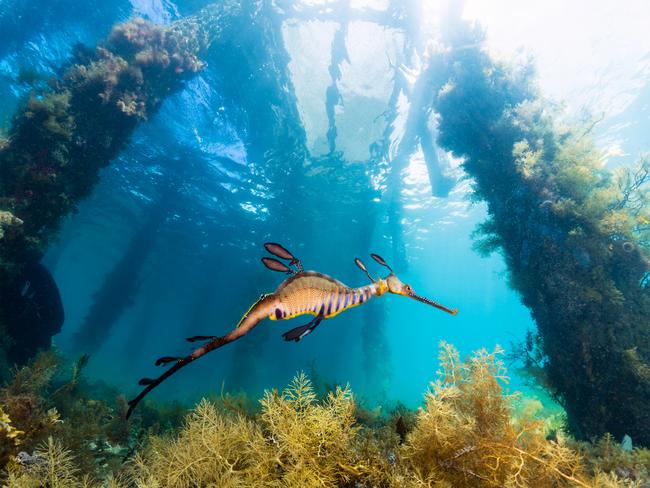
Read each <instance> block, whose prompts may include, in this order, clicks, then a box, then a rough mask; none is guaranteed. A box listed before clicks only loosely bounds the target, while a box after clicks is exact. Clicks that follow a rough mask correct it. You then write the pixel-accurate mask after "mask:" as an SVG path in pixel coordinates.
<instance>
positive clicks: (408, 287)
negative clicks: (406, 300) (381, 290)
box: [404, 285, 413, 293]
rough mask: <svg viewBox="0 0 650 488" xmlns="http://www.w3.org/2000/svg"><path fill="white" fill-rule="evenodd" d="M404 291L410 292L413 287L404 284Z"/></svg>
mask: <svg viewBox="0 0 650 488" xmlns="http://www.w3.org/2000/svg"><path fill="white" fill-rule="evenodd" d="M404 291H405V292H406V293H411V292H412V291H413V289H412V288H411V285H404Z"/></svg>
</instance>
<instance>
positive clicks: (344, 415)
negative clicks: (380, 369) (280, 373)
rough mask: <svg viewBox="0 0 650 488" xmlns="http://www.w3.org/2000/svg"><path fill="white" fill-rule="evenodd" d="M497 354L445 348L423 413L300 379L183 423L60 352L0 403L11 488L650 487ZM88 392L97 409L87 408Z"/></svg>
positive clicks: (608, 443) (618, 449)
mask: <svg viewBox="0 0 650 488" xmlns="http://www.w3.org/2000/svg"><path fill="white" fill-rule="evenodd" d="M502 354H503V351H502V350H501V349H500V348H498V347H497V348H496V349H495V350H494V351H492V352H488V351H486V350H480V351H477V352H476V353H474V354H473V355H472V356H470V357H469V358H467V359H466V360H461V358H460V356H459V353H458V351H457V350H456V349H455V348H454V347H453V346H451V345H449V344H446V343H441V345H440V370H439V371H438V373H437V379H436V380H435V381H434V382H432V383H431V387H430V389H429V391H428V392H427V393H426V394H425V402H424V405H423V406H422V407H421V408H420V409H419V410H417V411H409V410H408V409H405V408H404V407H397V408H395V409H393V411H392V413H391V414H389V415H380V414H379V413H378V412H379V410H380V409H375V410H372V411H369V410H366V409H364V408H363V407H362V406H360V405H358V404H357V403H356V402H355V398H354V396H353V394H352V391H351V390H350V388H349V387H341V386H334V387H332V388H330V389H329V390H328V391H326V392H324V393H323V394H322V395H319V394H317V392H316V389H315V388H314V386H313V385H312V382H311V381H310V379H309V378H308V377H307V376H306V375H305V374H304V373H299V374H298V375H296V377H295V378H294V380H293V381H292V382H291V383H290V384H289V385H288V386H287V387H286V388H285V389H284V390H282V391H277V390H270V391H267V392H266V393H265V394H264V396H263V397H262V398H261V399H260V401H259V403H258V405H257V407H255V406H253V405H252V404H251V402H250V400H249V399H248V398H247V397H245V396H243V397H242V396H241V395H240V396H232V395H229V394H227V393H223V392H222V393H221V394H220V395H219V396H217V397H214V398H212V399H210V400H207V399H204V400H202V401H201V402H200V403H199V404H198V405H197V406H196V407H195V408H194V409H193V410H192V411H191V412H190V413H188V414H187V415H185V416H183V415H182V412H183V410H182V409H179V408H174V407H172V408H169V407H167V408H162V409H161V408H155V407H153V406H152V404H151V403H146V402H145V404H144V405H143V406H142V409H141V410H139V411H138V412H137V414H136V416H135V418H134V419H133V420H132V421H131V423H127V422H126V421H125V420H123V419H124V406H125V403H124V400H123V397H121V396H116V397H113V398H112V399H110V400H109V398H111V394H114V393H115V392H114V391H113V390H110V389H108V388H106V387H103V388H101V387H98V385H91V384H89V383H87V382H86V381H85V380H84V379H83V375H82V369H83V365H84V364H85V359H84V358H83V357H82V358H81V359H80V360H78V361H77V362H76V363H74V364H73V366H72V369H71V370H72V372H71V373H67V376H66V377H65V378H62V377H61V374H62V371H63V370H64V369H65V368H62V367H61V362H60V358H58V357H57V356H56V355H55V354H54V353H52V352H48V353H43V354H41V355H40V356H38V358H36V359H35V360H34V361H33V362H32V363H31V364H30V365H28V366H25V367H24V368H22V369H20V370H18V371H17V373H16V375H15V377H14V378H13V380H12V381H11V382H10V383H9V384H8V385H7V386H5V387H4V388H3V389H2V391H1V392H0V394H1V397H2V404H3V412H2V414H0V429H1V433H2V435H3V437H2V438H1V442H2V444H1V445H2V449H3V450H2V453H3V456H4V459H3V465H4V470H3V475H2V476H3V486H7V487H14V488H22V487H46V486H47V487H55V486H61V487H66V488H70V487H100V486H101V487H111V488H127V487H144V486H148V487H149V486H150V487H156V486H165V487H170V488H171V487H178V488H180V487H194V486H220V487H226V486H242V487H246V486H250V487H252V486H256V487H261V486H268V487H273V486H301V487H312V486H313V487H316V486H320V487H352V486H357V487H362V486H367V487H371V486H375V487H424V486H441V487H443V486H476V487H497V486H499V487H501V486H522V487H526V486H585V487H586V486H590V487H593V486H597V487H614V486H630V487H631V486H644V485H643V484H644V483H648V482H650V477H649V476H650V473H649V471H648V470H649V469H650V453H649V452H648V451H647V450H645V449H638V448H633V447H632V446H631V445H621V444H618V443H616V442H615V441H614V440H613V439H612V437H611V436H605V437H603V438H602V439H600V440H599V441H598V442H597V443H594V444H587V443H579V442H576V441H574V440H572V439H571V438H570V437H568V436H567V435H565V434H564V432H563V430H562V426H561V422H558V421H557V419H555V420H553V419H551V418H545V417H544V416H543V415H540V402H539V401H537V400H534V399H524V398H522V397H519V396H517V395H510V394H507V391H506V390H505V385H506V383H507V377H506V371H505V369H504V366H503V362H502V360H501V356H502ZM90 393H93V394H94V395H96V396H97V397H99V398H103V399H101V400H100V399H97V400H92V399H91V397H90V395H89V394H90Z"/></svg>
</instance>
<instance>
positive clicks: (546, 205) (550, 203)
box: [539, 200, 553, 208]
mask: <svg viewBox="0 0 650 488" xmlns="http://www.w3.org/2000/svg"><path fill="white" fill-rule="evenodd" d="M552 205H553V202H552V201H551V200H544V201H543V202H542V203H540V204H539V208H547V207H550V206H552Z"/></svg>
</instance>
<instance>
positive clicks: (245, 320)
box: [127, 243, 456, 418]
mask: <svg viewBox="0 0 650 488" xmlns="http://www.w3.org/2000/svg"><path fill="white" fill-rule="evenodd" d="M264 247H265V248H266V249H267V251H269V252H270V253H271V254H273V255H275V256H278V257H279V258H281V259H284V260H287V261H289V265H285V264H284V263H282V262H280V261H278V260H277V259H274V258H269V257H265V258H262V262H263V263H264V265H265V266H266V267H267V268H269V269H272V270H274V271H280V272H284V273H289V274H291V276H290V277H289V278H287V279H286V280H285V281H284V282H282V284H281V285H280V286H279V287H278V288H277V290H275V292H273V293H270V294H267V295H262V296H261V297H260V298H259V300H257V302H255V303H254V304H253V305H252V306H251V307H250V308H249V309H248V311H247V312H246V313H245V314H244V316H243V317H242V318H241V320H240V321H239V323H238V324H237V327H235V328H234V329H233V330H231V331H230V332H229V333H228V334H226V335H224V336H194V337H189V338H188V339H187V340H188V341H190V342H196V341H205V343H204V344H203V345H202V346H200V347H198V348H196V349H195V350H194V351H192V352H191V353H190V354H188V355H187V356H181V357H176V356H164V357H161V358H159V359H158V360H157V361H156V365H167V364H172V363H173V364H172V366H171V367H170V368H169V369H167V370H166V371H165V372H164V373H163V374H161V375H160V376H159V377H158V378H155V379H150V378H143V379H141V380H140V384H141V385H143V386H144V387H145V388H144V389H143V390H142V391H141V392H140V394H139V395H138V396H137V397H135V398H134V399H133V400H131V401H130V402H129V410H128V412H127V418H128V417H129V416H130V415H131V413H132V412H133V409H134V408H135V406H136V405H137V404H138V403H139V402H140V400H142V398H144V397H145V395H147V393H149V392H150V391H151V390H152V389H154V388H155V387H156V386H158V385H159V384H160V383H162V382H163V381H164V380H165V379H167V378H169V377H170V376H171V375H172V374H174V373H175V372H177V371H178V370H179V369H181V368H182V367H184V366H186V365H188V364H190V363H191V362H193V361H195V360H197V359H198V358H200V357H202V356H204V355H205V354H207V353H209V352H210V351H214V350H215V349H218V348H220V347H222V346H225V345H226V344H229V343H231V342H233V341H236V340H237V339H239V338H241V337H243V336H244V335H246V334H247V333H248V332H249V331H251V330H252V329H253V328H254V327H256V326H257V324H259V323H260V322H262V321H263V320H265V319H267V318H268V319H271V320H288V319H293V318H295V317H298V316H300V315H312V316H313V317H314V318H313V319H312V320H311V321H310V322H309V323H307V324H305V325H302V326H299V327H295V328H293V329H291V330H289V331H287V332H285V333H284V334H282V335H283V337H284V339H285V340H286V341H296V342H298V341H299V340H301V339H302V338H303V337H305V336H306V335H307V334H309V333H311V332H312V331H313V330H314V329H315V328H316V327H317V326H318V324H319V323H320V322H321V321H322V320H324V319H330V318H332V317H334V316H336V315H338V314H340V313H341V312H343V311H344V310H347V309H349V308H352V307H357V306H359V305H362V304H364V303H366V302H368V301H369V300H370V299H371V298H372V297H374V296H381V295H383V294H384V293H386V292H390V293H393V294H397V295H402V296H408V297H411V298H414V299H415V300H418V301H420V302H423V303H426V304H428V305H432V306H434V307H436V308H439V309H441V310H444V311H446V312H448V313H450V314H452V315H455V314H456V310H451V309H448V308H447V307H444V306H442V305H440V304H439V303H436V302H434V301H432V300H429V299H427V298H424V297H421V296H418V295H416V294H415V293H414V292H413V289H412V288H411V287H410V286H409V285H407V284H404V283H402V282H401V281H400V280H399V278H397V276H395V274H394V273H393V271H392V269H391V268H390V266H388V264H386V262H385V261H384V260H383V259H382V258H381V257H380V256H378V255H376V254H371V256H372V258H373V259H374V260H375V261H377V262H378V263H379V264H381V265H382V266H385V267H387V268H388V269H389V270H390V274H389V275H388V276H387V277H386V278H378V279H376V280H375V279H373V278H372V277H371V276H370V274H369V273H368V270H367V269H366V267H365V265H364V264H363V263H362V262H361V261H360V260H359V259H355V263H356V265H357V266H358V267H359V268H360V269H361V270H362V271H363V272H364V273H365V274H366V276H367V277H368V279H370V281H371V283H370V284H369V285H366V286H361V287H358V288H350V287H348V286H346V285H344V284H343V283H341V282H340V281H337V280H335V279H334V278H331V277H330V276H327V275H325V274H322V273H317V272H315V271H303V268H302V264H301V263H300V261H299V260H298V259H296V258H295V257H294V256H293V255H292V254H291V253H290V252H289V251H287V250H286V249H284V248H283V247H282V246H280V245H279V244H275V243H266V244H265V245H264ZM291 266H294V267H295V268H296V269H292V268H291Z"/></svg>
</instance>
